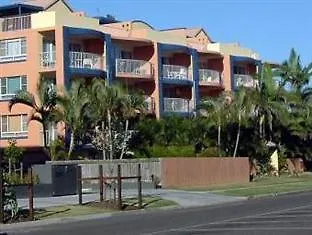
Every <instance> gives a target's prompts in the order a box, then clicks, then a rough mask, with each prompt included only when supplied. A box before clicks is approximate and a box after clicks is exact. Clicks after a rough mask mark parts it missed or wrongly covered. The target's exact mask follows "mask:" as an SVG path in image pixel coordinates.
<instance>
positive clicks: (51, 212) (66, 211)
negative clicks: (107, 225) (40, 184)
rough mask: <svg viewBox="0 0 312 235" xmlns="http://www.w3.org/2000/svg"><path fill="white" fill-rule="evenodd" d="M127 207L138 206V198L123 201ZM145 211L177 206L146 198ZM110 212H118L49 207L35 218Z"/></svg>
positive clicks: (144, 201)
mask: <svg viewBox="0 0 312 235" xmlns="http://www.w3.org/2000/svg"><path fill="white" fill-rule="evenodd" d="M123 203H124V204H127V205H137V198H128V199H125V200H124V201H123ZM142 203H143V207H144V209H152V208H160V207H165V206H176V205H177V204H176V203H175V202H173V201H170V200H165V199H162V198H160V197H156V196H155V197H154V196H153V197H152V196H146V197H143V199H142ZM108 212H116V210H113V209H109V208H103V207H95V206H91V205H89V204H85V205H67V206H57V207H49V208H45V209H40V210H35V218H36V219H37V220H42V219H53V218H63V217H72V216H82V215H92V214H101V213H108Z"/></svg>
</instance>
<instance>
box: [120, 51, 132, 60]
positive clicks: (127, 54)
mask: <svg viewBox="0 0 312 235" xmlns="http://www.w3.org/2000/svg"><path fill="white" fill-rule="evenodd" d="M121 59H132V52H130V51H121Z"/></svg>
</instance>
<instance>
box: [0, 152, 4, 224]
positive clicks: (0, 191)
mask: <svg viewBox="0 0 312 235" xmlns="http://www.w3.org/2000/svg"><path fill="white" fill-rule="evenodd" d="M2 157H3V155H2V153H0V224H2V223H3V222H4V205H3V204H4V202H3V201H4V187H3V167H2Z"/></svg>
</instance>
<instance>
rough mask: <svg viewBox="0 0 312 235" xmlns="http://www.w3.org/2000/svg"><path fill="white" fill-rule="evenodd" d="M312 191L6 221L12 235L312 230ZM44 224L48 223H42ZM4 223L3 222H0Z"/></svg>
mask: <svg viewBox="0 0 312 235" xmlns="http://www.w3.org/2000/svg"><path fill="white" fill-rule="evenodd" d="M311 198H312V191H311V192H304V193H297V194H287V195H286V194H285V195H281V196H276V197H270V198H258V199H252V200H243V201H239V202H235V203H226V204H218V205H213V206H202V207H196V208H182V209H172V210H165V211H154V212H150V211H133V212H124V213H118V214H114V215H109V216H106V217H98V218H95V217H94V218H90V217H84V218H83V217H82V218H80V219H67V220H66V219H65V220H64V219H62V220H59V221H58V224H57V225H56V224H49V222H44V221H43V222H40V223H38V222H37V225H36V222H34V223H28V224H24V225H23V224H20V225H12V226H3V227H2V231H5V232H7V233H8V235H13V234H15V235H19V234H31V235H54V234H58V235H84V234H92V235H98V234H99V235H100V234H101V235H102V234H106V235H110V234H118V235H131V234H134V235H147V234H149V235H156V234H157V235H175V234H179V235H180V234H182V235H192V234H255V235H263V234H264V235H265V234H268V235H275V234H296V235H305V234H312V200H311ZM42 223H44V225H43V224H42ZM0 228H1V227H0Z"/></svg>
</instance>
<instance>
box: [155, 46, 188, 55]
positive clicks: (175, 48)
mask: <svg viewBox="0 0 312 235" xmlns="http://www.w3.org/2000/svg"><path fill="white" fill-rule="evenodd" d="M192 50H193V49H192V48H189V47H187V46H183V45H176V44H165V43H159V52H160V57H161V52H165V51H182V52H186V53H188V54H191V53H192Z"/></svg>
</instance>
